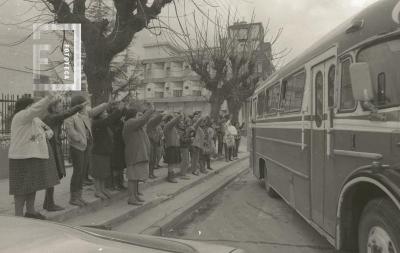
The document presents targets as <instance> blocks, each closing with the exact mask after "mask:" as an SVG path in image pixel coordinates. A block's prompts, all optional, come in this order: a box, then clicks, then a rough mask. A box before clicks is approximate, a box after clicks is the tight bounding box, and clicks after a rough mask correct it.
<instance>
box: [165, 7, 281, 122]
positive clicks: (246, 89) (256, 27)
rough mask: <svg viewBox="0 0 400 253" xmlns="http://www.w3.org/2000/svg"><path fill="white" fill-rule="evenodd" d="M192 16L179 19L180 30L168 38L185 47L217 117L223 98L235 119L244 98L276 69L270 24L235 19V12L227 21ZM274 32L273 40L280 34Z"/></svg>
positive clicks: (191, 64)
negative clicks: (209, 93) (265, 26)
mask: <svg viewBox="0 0 400 253" xmlns="http://www.w3.org/2000/svg"><path fill="white" fill-rule="evenodd" d="M187 16H191V19H188V18H185V19H183V20H179V22H178V24H179V27H180V30H181V32H180V33H176V32H174V31H172V32H170V33H169V34H168V35H169V36H168V40H169V41H170V42H172V43H173V44H174V45H175V46H176V47H178V46H181V47H182V46H183V47H185V48H184V50H182V52H183V55H184V56H185V58H186V60H187V62H188V63H189V65H190V66H191V68H192V70H193V71H194V72H196V73H197V74H198V75H199V76H200V78H201V81H202V82H203V83H204V85H205V88H206V89H208V90H209V91H210V92H211V96H210V100H209V101H210V103H211V116H212V117H213V118H217V117H218V116H219V112H220V108H221V106H222V104H223V103H224V101H227V104H228V109H229V112H230V114H232V116H233V121H237V120H238V114H239V111H240V109H241V107H242V104H243V102H245V101H246V100H247V99H248V98H249V97H250V96H251V95H252V94H253V92H254V90H255V88H256V86H257V83H258V82H259V80H260V79H261V78H262V79H264V78H266V77H267V76H269V75H270V74H271V73H272V72H273V71H274V70H275V67H274V66H273V58H272V54H271V45H272V43H271V42H266V41H265V38H266V35H267V31H269V30H268V27H267V28H265V29H264V27H263V25H262V24H261V23H254V18H252V19H251V21H250V22H249V23H246V22H235V21H233V20H235V16H232V17H231V16H230V15H229V14H228V17H227V18H226V21H225V22H224V21H223V20H225V19H223V18H221V17H220V16H219V15H218V14H217V15H215V17H214V18H210V16H209V15H203V16H201V17H200V18H199V15H196V13H192V15H185V17H187ZM280 34H281V30H280V32H279V33H278V34H277V35H276V36H275V38H274V41H277V38H278V37H279V36H280Z"/></svg>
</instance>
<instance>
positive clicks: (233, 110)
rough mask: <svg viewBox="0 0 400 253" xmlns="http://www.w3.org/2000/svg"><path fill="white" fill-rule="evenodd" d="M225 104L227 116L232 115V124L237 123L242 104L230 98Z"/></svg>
mask: <svg viewBox="0 0 400 253" xmlns="http://www.w3.org/2000/svg"><path fill="white" fill-rule="evenodd" d="M227 103H228V110H229V114H230V115H232V120H231V122H232V124H235V123H239V112H240V109H242V103H241V102H240V101H236V100H235V99H232V98H228V99H227Z"/></svg>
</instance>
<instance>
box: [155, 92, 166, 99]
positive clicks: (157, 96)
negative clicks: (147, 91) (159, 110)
mask: <svg viewBox="0 0 400 253" xmlns="http://www.w3.org/2000/svg"><path fill="white" fill-rule="evenodd" d="M154 97H155V98H164V92H162V91H156V92H154Z"/></svg>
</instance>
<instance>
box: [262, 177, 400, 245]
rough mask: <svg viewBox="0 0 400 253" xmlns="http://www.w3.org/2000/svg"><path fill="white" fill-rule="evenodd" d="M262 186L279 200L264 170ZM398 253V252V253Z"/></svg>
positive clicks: (272, 196) (269, 194)
mask: <svg viewBox="0 0 400 253" xmlns="http://www.w3.org/2000/svg"><path fill="white" fill-rule="evenodd" d="M264 185H265V190H266V191H267V194H268V196H270V197H271V198H273V199H277V198H279V195H278V193H276V191H275V190H274V189H272V187H271V186H270V185H269V183H268V175H267V170H266V169H264ZM399 253H400V252H399Z"/></svg>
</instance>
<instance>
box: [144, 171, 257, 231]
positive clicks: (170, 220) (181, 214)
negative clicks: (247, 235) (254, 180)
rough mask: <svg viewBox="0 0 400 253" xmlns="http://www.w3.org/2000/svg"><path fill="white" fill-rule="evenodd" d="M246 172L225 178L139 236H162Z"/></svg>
mask: <svg viewBox="0 0 400 253" xmlns="http://www.w3.org/2000/svg"><path fill="white" fill-rule="evenodd" d="M248 171H249V168H244V169H242V170H240V171H239V172H238V173H236V174H234V175H232V176H230V177H228V178H226V179H225V180H224V181H223V183H222V184H221V185H218V186H217V187H214V188H211V189H210V190H209V191H207V193H205V194H203V195H201V196H199V197H197V198H196V199H194V200H193V201H191V202H190V204H189V205H187V206H185V207H184V208H183V209H179V210H177V211H175V212H174V213H172V214H170V215H168V216H167V217H165V218H163V219H162V220H161V221H158V222H156V223H154V224H153V225H151V226H150V227H148V228H147V229H145V230H144V231H142V232H141V234H146V235H154V236H164V235H165V234H166V233H167V232H168V231H169V230H170V229H171V228H172V227H174V226H176V225H178V224H179V223H181V222H183V221H184V218H185V217H187V216H188V215H189V214H190V213H192V212H193V211H195V210H196V209H198V208H199V207H201V206H202V205H203V204H204V203H205V202H208V201H209V200H210V199H212V198H213V197H214V196H215V195H216V194H218V193H219V192H220V191H221V190H222V189H223V188H225V187H226V186H227V185H229V184H230V183H232V182H233V181H234V180H235V179H237V178H238V177H241V176H242V175H244V174H246V173H248Z"/></svg>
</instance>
